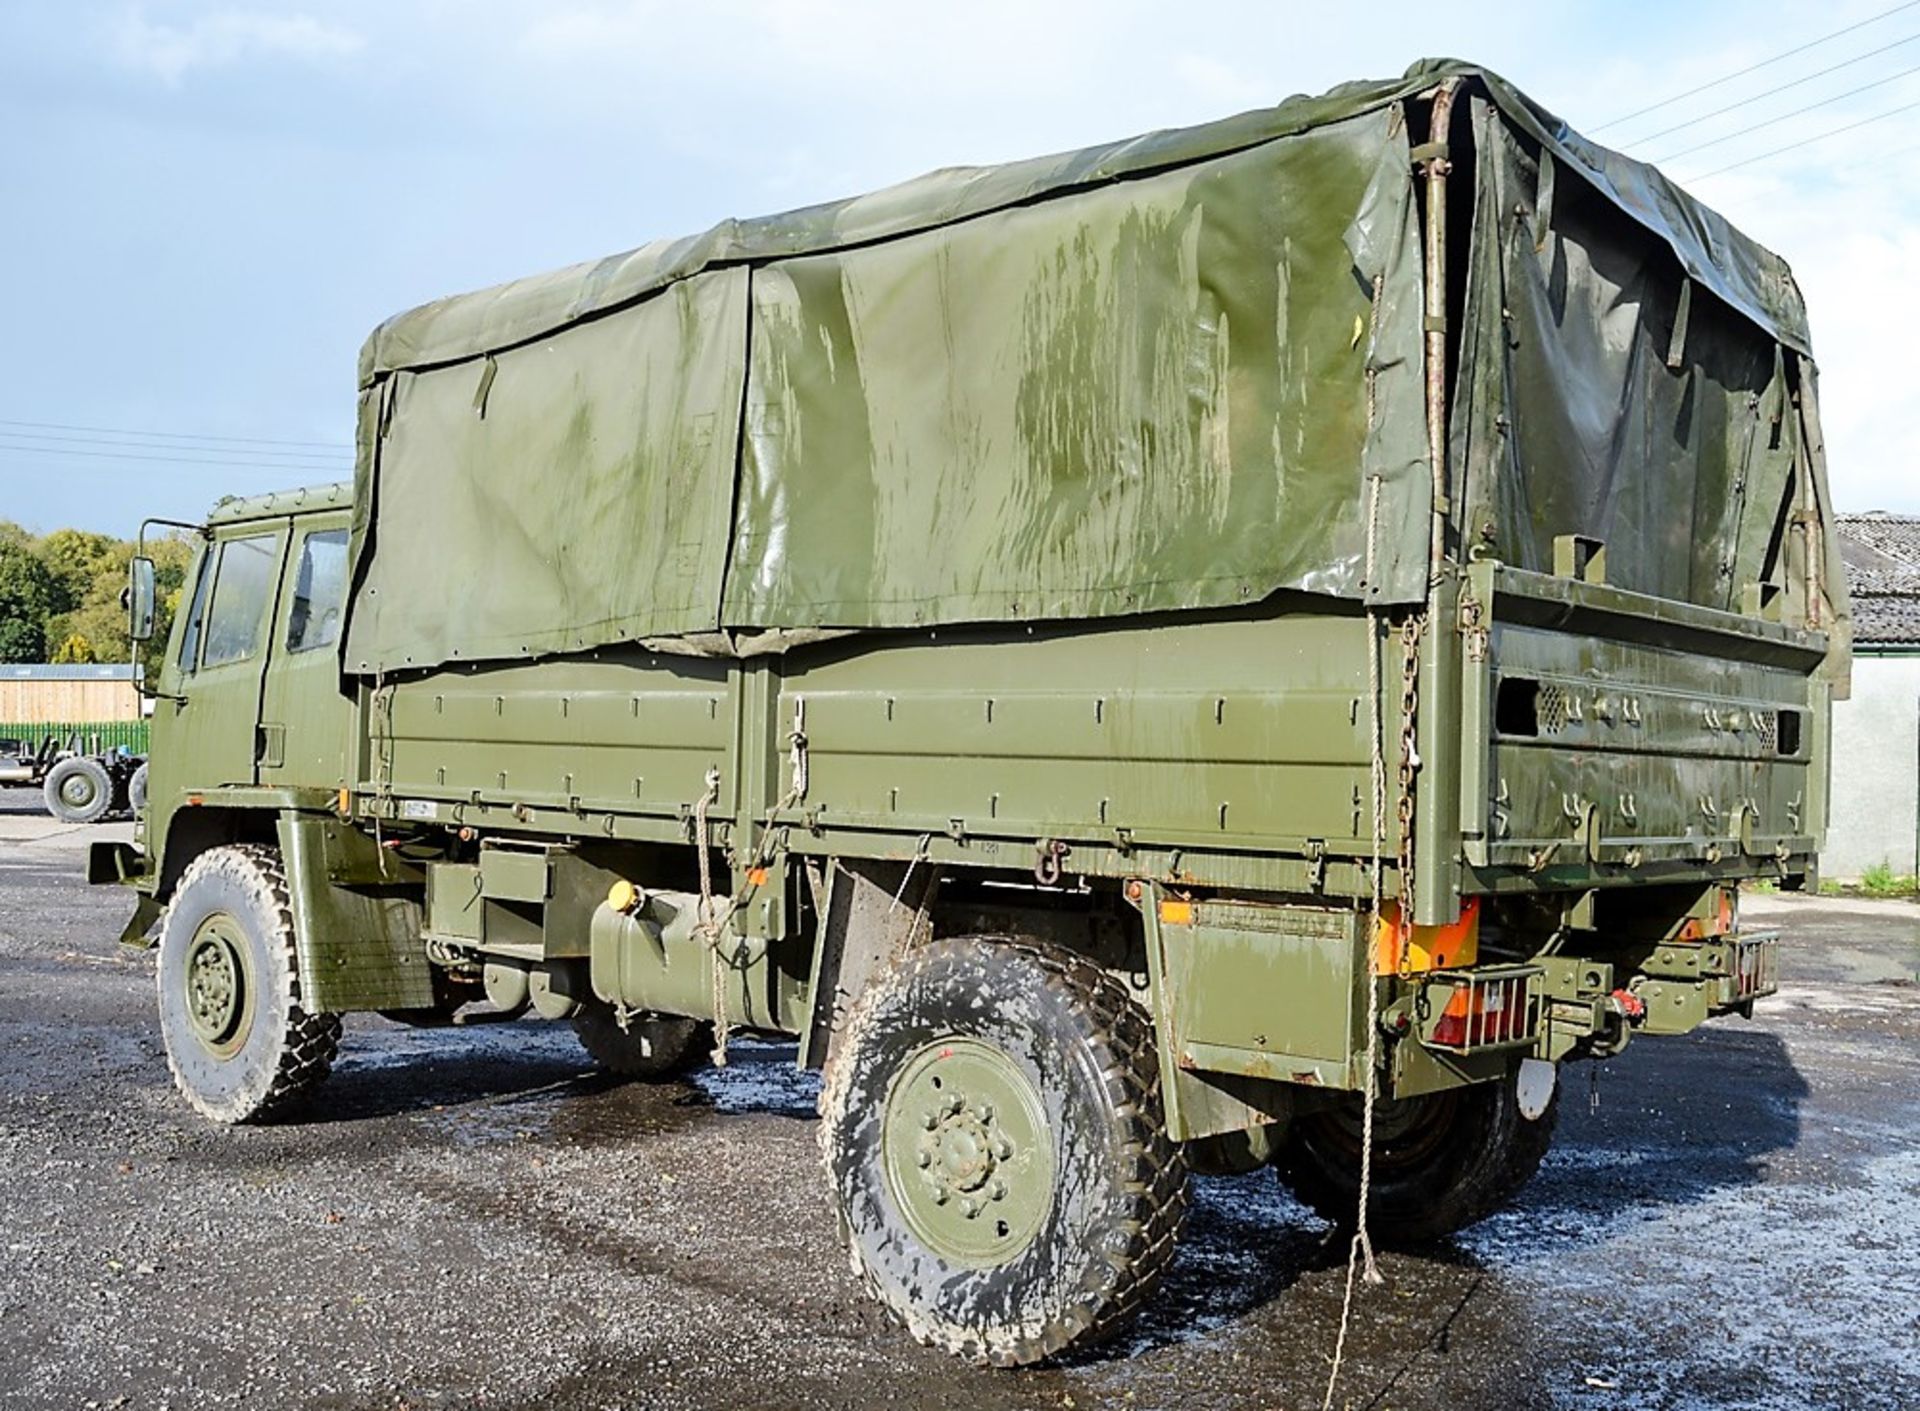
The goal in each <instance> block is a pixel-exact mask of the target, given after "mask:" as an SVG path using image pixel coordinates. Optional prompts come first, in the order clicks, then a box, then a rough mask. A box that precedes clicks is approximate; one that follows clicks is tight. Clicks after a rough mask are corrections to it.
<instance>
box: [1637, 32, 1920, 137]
mask: <svg viewBox="0 0 1920 1411" xmlns="http://www.w3.org/2000/svg"><path fill="white" fill-rule="evenodd" d="M1916 39H1920V34H1909V35H1908V36H1907V37H1906V38H1905V39H1896V40H1894V41H1893V43H1891V44H1882V45H1881V46H1880V47H1879V48H1878V49H1869V50H1868V51H1867V52H1866V53H1864V54H1859V55H1856V56H1855V57H1853V58H1851V59H1846V60H1843V61H1842V62H1840V63H1837V64H1832V65H1829V66H1828V67H1827V68H1824V69H1819V70H1816V71H1815V72H1813V73H1810V74H1808V75H1807V76H1806V77H1805V78H1796V79H1793V80H1792V81H1790V82H1788V83H1781V84H1776V85H1775V86H1774V87H1772V88H1769V89H1766V90H1764V91H1762V92H1759V93H1756V94H1754V95H1753V97H1751V98H1742V99H1741V100H1740V101H1739V102H1738V103H1729V104H1727V106H1726V107H1724V108H1715V109H1714V110H1713V111H1712V112H1710V113H1702V114H1701V115H1700V116H1699V117H1697V118H1688V119H1687V120H1686V121H1685V122H1677V123H1675V124H1674V125H1673V126H1672V127H1663V128H1661V129H1660V130H1659V131H1658V132H1649V133H1648V134H1647V135H1646V136H1645V137H1636V138H1634V139H1633V145H1634V146H1636V147H1638V146H1641V145H1642V144H1644V143H1648V142H1652V141H1653V140H1654V139H1656V138H1660V137H1667V136H1670V135H1672V134H1673V133H1676V132H1680V131H1682V130H1684V129H1686V128H1689V127H1698V126H1699V125H1700V124H1701V123H1703V122H1712V121H1713V120H1714V119H1715V118H1722V117H1725V116H1726V115H1727V114H1728V113H1731V112H1734V111H1735V110H1737V109H1740V108H1745V107H1749V106H1751V105H1752V104H1755V103H1758V102H1760V101H1761V100H1762V99H1763V98H1771V97H1773V95H1774V94H1776V93H1785V92H1786V91H1787V90H1788V89H1789V88H1798V87H1799V86H1800V85H1801V84H1803V83H1812V82H1813V81H1814V80H1815V79H1816V78H1825V77H1826V76H1827V75H1828V74H1831V73H1839V72H1840V70H1842V69H1850V68H1852V67H1853V66H1854V65H1855V64H1864V63H1865V62H1866V61H1867V60H1868V59H1875V58H1878V57H1879V56H1880V55H1882V54H1884V53H1886V52H1887V51H1889V50H1891V49H1898V48H1900V47H1901V46H1902V45H1905V44H1911V43H1913V41H1914V40H1916Z"/></svg>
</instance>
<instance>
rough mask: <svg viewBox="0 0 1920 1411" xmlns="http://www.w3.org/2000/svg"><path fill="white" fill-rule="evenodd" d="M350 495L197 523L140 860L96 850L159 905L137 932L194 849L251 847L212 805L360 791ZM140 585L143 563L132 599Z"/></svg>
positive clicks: (248, 813) (335, 489)
mask: <svg viewBox="0 0 1920 1411" xmlns="http://www.w3.org/2000/svg"><path fill="white" fill-rule="evenodd" d="M352 494H353V487H352V486H351V485H350V484H333V485H320V486H314V487H309V488H305V489H299V490H290V491H280V492H276V493H274V494H267V495H254V496H249V497H246V498H231V499H227V500H223V501H222V502H221V503H220V504H219V505H218V506H216V507H215V509H214V511H213V512H212V514H210V515H209V516H208V518H207V521H206V523H205V524H204V525H202V526H199V527H198V530H199V535H200V545H199V549H198V552H197V553H196V554H195V556H194V561H193V564H192V566H191V568H190V569H189V570H188V574H187V580H186V586H185V588H184V590H183V592H182V596H181V600H180V607H179V610H178V611H177V612H176V613H175V615H174V621H173V630H172V634H171V636H170V637H169V638H168V642H167V651H166V656H165V658H164V660H163V663H162V665H161V668H160V672H159V677H158V681H157V683H156V686H155V689H154V696H155V706H154V713H153V725H152V730H153V734H152V742H153V747H152V753H153V758H152V760H151V762H150V764H149V767H148V791H147V798H148V804H147V808H146V809H145V810H144V811H143V812H142V813H141V814H140V815H139V817H138V818H137V819H136V821H135V825H134V828H135V833H134V837H135V845H134V849H133V850H132V851H131V852H129V851H128V850H127V849H126V848H125V846H124V845H122V844H113V843H99V844H95V845H94V857H93V860H92V862H91V863H90V869H91V871H92V872H94V873H95V874H99V875H103V876H105V877H107V878H114V877H122V878H129V879H130V880H134V882H135V885H136V886H137V887H139V888H140V889H141V890H142V891H143V893H146V894H147V900H146V902H145V904H143V906H142V907H141V909H140V911H139V913H137V914H136V916H135V919H134V922H133V923H132V924H133V925H135V926H139V927H141V929H144V928H145V925H146V924H150V922H151V920H152V919H153V916H154V915H155V913H156V908H155V905H154V903H153V901H152V899H151V898H152V894H153V893H154V892H155V891H158V892H160V893H161V894H163V895H164V893H165V891H166V890H167V889H168V887H169V886H170V885H171V883H172V882H173V881H174V880H176V879H177V877H178V875H179V872H180V870H181V868H182V867H183V866H184V865H185V863H186V862H187V861H188V860H189V859H190V857H191V855H192V854H193V853H194V852H197V851H199V850H200V849H201V848H203V847H206V846H209V845H211V844H213V843H216V842H231V841H240V840H241V839H240V838H238V837H237V836H235V837H229V836H227V835H228V834H233V833H235V832H236V830H238V831H240V832H244V831H245V830H246V828H247V826H248V823H247V820H249V819H257V818H258V817H259V815H258V814H257V813H255V812H253V811H252V810H249V809H247V808H235V807H212V808H209V807H207V805H208V804H209V803H210V802H211V803H214V804H216V805H217V804H228V805H237V804H245V803H253V804H256V805H258V806H259V807H262V808H267V809H271V808H275V807H286V806H289V805H291V804H293V803H294V802H295V799H296V798H301V799H304V798H307V797H308V796H319V795H324V796H325V797H326V798H328V799H331V798H333V797H335V796H337V793H338V791H339V790H340V789H341V788H342V787H344V786H345V785H346V784H347V783H348V780H347V777H346V776H347V772H348V770H349V768H350V767H351V762H352V760H353V759H354V757H355V751H354V750H353V748H352V738H353V718H352V702H351V699H350V698H349V697H347V696H345V695H343V694H342V693H341V691H340V688H339V674H338V657H337V651H336V647H337V643H338V641H339V633H340V627H341V621H342V617H343V613H344V608H345V600H346V586H347V541H348V534H349V530H350V522H351V518H352ZM140 579H141V574H140V572H139V570H138V568H137V567H136V569H135V574H134V581H135V588H134V591H135V595H136V597H137V596H138V595H139V593H140V591H141V588H140ZM148 591H151V590H150V589H149V590H148ZM150 617H151V614H150V613H149V614H147V618H148V620H150ZM134 620H135V622H136V624H137V623H139V622H140V621H141V620H142V613H141V611H140V605H139V604H138V603H137V602H136V604H135V612H134ZM210 796H211V797H210Z"/></svg>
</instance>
